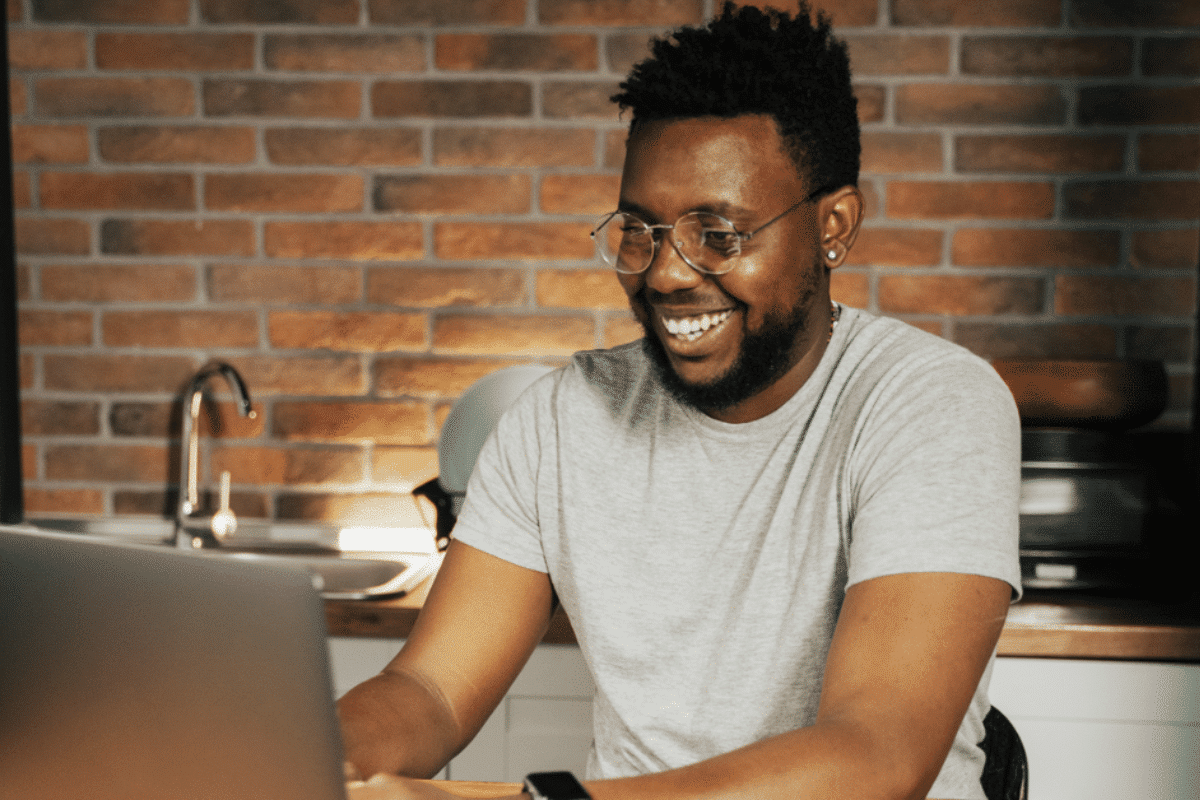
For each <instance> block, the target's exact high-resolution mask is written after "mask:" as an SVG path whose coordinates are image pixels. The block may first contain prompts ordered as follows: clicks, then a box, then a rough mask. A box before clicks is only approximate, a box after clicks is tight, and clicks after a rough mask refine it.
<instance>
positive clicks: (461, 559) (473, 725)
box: [338, 542, 552, 777]
mask: <svg viewBox="0 0 1200 800" xmlns="http://www.w3.org/2000/svg"><path fill="white" fill-rule="evenodd" d="M551 598H552V590H551V586H550V579H549V577H548V576H547V575H546V574H545V573H541V572H537V571H534V570H530V569H526V568H524V567H519V566H516V565H514V564H511V563H509V562H507V561H504V560H503V559H500V558H497V557H495V556H492V555H488V554H487V553H485V552H483V551H481V550H477V549H475V548H473V547H470V546H468V545H465V544H462V543H461V542H451V544H450V547H449V549H448V550H447V552H446V558H445V560H444V561H443V563H442V566H441V569H439V570H438V576H437V578H436V580H435V581H434V584H433V587H432V588H431V589H430V592H429V597H428V599H427V600H426V602H425V605H424V607H423V608H422V609H421V613H420V615H419V616H418V618H417V622H416V624H415V625H414V627H413V630H412V634H411V635H410V636H409V638H408V640H407V641H406V642H405V644H404V647H403V648H402V649H401V650H400V653H399V654H398V655H397V656H396V657H395V658H394V659H392V661H391V662H390V663H389V664H388V665H387V666H386V667H385V668H384V670H383V672H382V673H380V674H379V675H377V676H375V677H374V678H372V679H370V680H368V681H366V682H364V683H362V684H360V685H359V686H356V687H355V688H354V689H352V690H350V691H349V692H347V693H346V695H345V696H344V697H342V699H341V700H340V701H338V716H339V717H340V719H341V724H342V736H343V740H344V743H345V757H346V760H347V762H349V763H350V764H353V765H354V766H355V767H356V768H357V770H358V772H359V773H360V774H361V775H362V776H363V777H369V776H371V775H374V774H375V773H377V772H390V773H398V774H403V775H410V776H415V777H428V776H431V775H433V774H435V773H437V772H438V770H440V769H441V768H442V767H443V766H445V764H446V762H447V761H449V760H450V758H451V757H453V756H454V755H455V754H456V753H457V752H458V751H459V750H461V749H462V748H463V747H465V746H466V744H467V743H468V742H470V741H471V739H472V738H473V737H474V736H475V734H476V733H477V732H478V731H479V728H480V727H481V726H482V725H483V723H484V722H486V721H487V718H488V715H489V714H491V712H492V710H493V709H494V708H495V707H496V705H497V704H498V703H499V702H500V700H501V698H502V697H503V696H504V693H505V692H506V691H507V690H508V687H509V686H510V685H511V684H512V682H513V680H514V679H515V678H516V676H517V673H518V672H520V670H521V667H522V666H524V664H525V662H526V660H528V658H529V654H530V653H532V652H533V649H534V648H535V647H536V646H537V643H538V642H539V641H541V638H542V636H543V635H544V634H545V631H546V626H547V625H548V624H549V621H550V613H551V610H552V609H551V602H552V601H551Z"/></svg>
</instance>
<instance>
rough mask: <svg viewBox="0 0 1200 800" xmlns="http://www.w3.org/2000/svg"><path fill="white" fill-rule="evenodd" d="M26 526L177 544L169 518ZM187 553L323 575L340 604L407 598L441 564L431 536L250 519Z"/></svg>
mask: <svg viewBox="0 0 1200 800" xmlns="http://www.w3.org/2000/svg"><path fill="white" fill-rule="evenodd" d="M26 524H27V525H29V526H31V527H34V528H38V529H41V530H47V531H55V532H61V533H78V534H81V535H86V536H95V537H98V538H109V539H119V540H121V541H126V542H136V543H139V544H145V545H159V546H163V547H174V545H173V544H168V541H169V539H170V538H171V537H172V534H173V533H174V522H173V521H172V520H166V519H154V518H147V517H105V518H98V519H68V518H63V519H30V520H28V521H27V523H26ZM426 540H428V541H426ZM183 552H186V553H188V554H189V555H190V556H194V557H196V558H232V559H238V560H240V561H247V562H252V563H256V564H263V565H267V566H272V567H286V568H290V569H304V570H307V571H308V572H310V573H312V574H313V575H314V576H316V578H317V579H318V580H317V583H318V584H319V587H320V590H321V594H322V595H323V596H324V597H326V598H328V599H338V600H362V599H368V598H378V597H387V596H390V595H398V594H403V593H405V592H407V591H410V590H411V589H413V588H414V587H416V585H417V584H419V583H420V582H421V581H423V580H425V579H426V578H428V577H429V576H430V575H432V574H433V573H434V572H435V571H436V570H437V567H438V565H439V563H440V561H441V557H440V555H439V554H438V553H437V552H436V549H435V547H434V543H433V536H432V534H431V533H429V532H428V531H415V530H408V529H389V528H358V527H340V526H333V525H323V524H320V523H308V522H266V521H260V520H247V519H241V520H239V521H238V527H237V532H236V533H235V534H234V535H232V536H230V537H229V538H227V539H226V540H225V541H224V542H223V543H222V545H221V546H220V547H212V548H203V549H197V550H189V551H183Z"/></svg>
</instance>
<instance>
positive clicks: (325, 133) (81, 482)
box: [7, 0, 1200, 519]
mask: <svg viewBox="0 0 1200 800" xmlns="http://www.w3.org/2000/svg"><path fill="white" fill-rule="evenodd" d="M7 2H8V20H9V27H10V57H11V68H12V79H11V83H10V87H9V89H10V96H11V100H12V106H13V111H14V149H15V161H16V167H15V172H16V178H15V185H14V190H15V196H16V201H17V207H18V211H17V237H18V241H17V248H18V251H19V262H20V267H19V280H20V288H19V291H20V304H21V311H20V313H21V318H20V324H21V345H22V360H21V366H22V370H23V382H24V394H23V398H24V403H23V410H24V433H25V472H26V476H27V479H28V491H27V494H28V499H27V504H28V508H29V511H30V512H31V513H41V512H45V513H64V512H72V513H88V514H98V513H161V511H162V509H163V508H164V507H165V505H166V502H167V501H166V493H167V491H168V490H169V484H171V483H172V482H173V477H174V475H175V471H176V467H175V464H176V460H177V458H178V442H177V437H178V424H179V423H178V417H179V406H178V399H177V397H176V395H177V394H178V392H179V391H180V389H181V386H182V384H183V383H184V381H185V380H186V379H187V377H188V375H189V374H190V373H192V372H193V371H194V370H195V369H196V368H197V367H199V366H200V365H201V364H202V363H203V362H205V361H206V360H207V359H209V358H212V357H220V358H224V359H227V360H229V361H230V362H232V363H234V364H235V365H237V366H238V367H239V369H241V370H242V371H243V373H244V374H245V376H246V378H247V380H248V382H249V384H250V387H251V389H252V392H253V394H254V396H255V404H256V406H257V408H258V409H259V411H260V412H261V413H260V414H259V417H258V419H257V420H255V421H253V422H243V421H240V420H238V419H236V417H234V416H233V415H232V414H231V413H230V407H229V405H228V403H226V404H225V405H223V406H222V416H221V419H222V420H223V422H224V429H223V430H222V432H221V435H222V436H223V437H224V441H223V442H222V446H221V447H220V448H217V449H216V450H215V452H214V454H213V455H214V461H215V464H216V467H217V468H218V469H229V470H230V471H231V472H232V474H233V482H234V487H235V497H234V499H235V508H237V509H238V510H240V511H242V512H244V513H248V514H257V515H277V516H280V517H332V518H339V519H350V518H359V517H362V516H364V515H365V516H370V515H371V514H372V513H375V512H381V513H382V515H383V517H384V518H386V517H387V516H388V515H397V516H398V517H404V516H405V515H411V506H410V505H407V503H408V500H407V492H408V491H409V490H410V489H411V488H412V486H413V485H414V484H415V483H416V482H418V481H421V480H422V479H424V478H426V477H429V476H431V475H433V474H435V472H436V455H435V451H434V443H435V442H436V436H437V431H438V425H439V421H440V420H441V419H442V418H443V417H444V415H445V413H446V411H447V409H448V408H449V404H450V403H451V402H452V401H453V399H454V398H455V397H456V396H457V395H458V394H459V393H461V392H462V390H463V389H464V388H465V387H467V386H468V385H470V384H471V382H473V381H474V380H476V379H477V378H479V377H480V376H482V375H484V374H486V373H488V372H489V371H491V370H494V369H496V368H498V367H500V366H503V365H508V364H513V363H519V362H527V361H534V360H536V361H543V362H548V363H557V362H559V361H561V360H562V359H563V358H564V357H565V356H567V354H569V353H571V352H572V351H574V350H576V349H579V348H586V347H596V346H603V345H610V344H614V343H618V342H621V341H624V340H627V339H629V338H631V337H634V336H635V335H636V334H637V331H636V329H635V327H634V325H632V324H631V322H630V318H629V315H628V313H627V311H626V309H625V302H624V298H623V296H622V294H621V292H620V290H619V289H618V287H617V283H616V281H615V279H614V278H613V277H612V276H611V275H609V274H607V273H606V272H605V271H604V270H603V269H600V268H598V266H597V264H596V263H595V262H594V260H593V259H592V253H591V246H590V243H589V240H588V237H587V232H588V230H589V226H590V221H591V220H592V218H593V217H594V216H595V215H597V214H599V213H600V212H603V211H606V210H608V209H610V208H611V207H612V206H613V203H614V194H615V190H616V186H617V179H618V173H619V165H620V160H621V151H622V141H623V137H624V131H623V126H622V124H621V121H620V120H619V119H618V118H617V116H616V114H615V111H614V109H613V108H612V107H611V106H610V105H609V103H608V102H607V99H606V98H607V96H608V95H609V94H611V93H612V91H613V89H614V87H615V85H616V83H617V82H618V81H619V80H620V77H621V75H622V74H623V73H624V72H625V71H626V69H627V68H628V67H629V65H630V64H631V63H633V62H634V61H635V60H637V59H639V58H640V57H641V56H642V54H643V52H644V49H645V42H646V39H647V37H648V36H649V35H650V34H653V33H657V32H661V31H662V30H664V29H666V28H668V27H670V26H673V25H675V24H678V23H686V22H696V21H699V20H700V19H701V18H702V17H703V16H705V15H706V14H709V13H711V11H712V5H713V2H712V0H656V2H645V0H612V1H611V2H604V3H599V2H587V1H586V0H528V1H527V0H487V1H486V2H485V1H484V0H273V2H269V3H268V2H254V0H7ZM832 5H836V9H835V10H834V14H833V16H834V21H835V23H836V24H837V25H838V26H839V27H840V30H841V31H842V33H843V34H844V35H845V36H846V37H847V38H848V39H849V41H850V46H851V51H852V55H853V61H854V66H855V75H856V82H857V86H858V92H859V97H860V108H861V116H862V120H863V123H864V126H863V129H864V175H863V181H862V186H863V189H864V191H865V193H866V195H867V197H868V199H869V217H868V220H867V222H866V226H865V229H864V231H863V234H862V237H861V239H860V241H859V244H858V245H857V246H856V248H855V249H854V251H853V253H852V254H851V258H850V262H849V264H848V265H847V266H845V267H843V268H842V269H839V270H838V271H837V273H835V276H836V280H835V293H836V295H837V297H838V298H839V299H841V300H843V301H845V302H847V303H850V304H852V305H857V306H862V307H866V308H869V309H872V310H875V311H879V312H882V313H885V314H892V315H896V316H899V317H902V318H904V319H907V320H910V321H912V322H913V323H915V324H917V325H920V326H921V327H924V328H926V329H929V330H932V331H935V332H937V333H939V334H941V335H942V336H945V337H947V338H949V339H952V340H954V341H957V342H961V343H962V344H964V345H966V346H967V347H969V348H971V349H972V350H974V351H976V352H978V353H980V354H982V355H984V356H986V357H999V356H1014V355H1030V356H1058V357H1096V356H1100V357H1113V356H1116V357H1143V358H1155V359H1161V360H1163V361H1165V362H1166V363H1167V365H1168V368H1169V370H1170V373H1171V376H1172V398H1171V408H1170V410H1169V411H1168V413H1167V415H1166V416H1165V417H1164V418H1163V422H1162V423H1161V424H1165V425H1176V426H1182V425H1186V424H1187V418H1188V414H1187V409H1188V407H1189V402H1190V385H1191V381H1192V367H1191V364H1192V358H1193V356H1192V344H1191V343H1192V323H1193V319H1194V306H1195V297H1196V268H1197V260H1198V250H1200V246H1198V235H1197V229H1198V217H1200V190H1198V186H1200V184H1198V181H1197V173H1198V170H1200V133H1198V131H1200V82H1198V81H1197V77H1200V4H1197V3H1195V2H1191V1H1190V0H1144V1H1143V2H1138V3H1127V2H1118V1H1117V0H1004V2H986V3H972V2H962V1H961V0H846V1H845V2H839V3H836V4H832Z"/></svg>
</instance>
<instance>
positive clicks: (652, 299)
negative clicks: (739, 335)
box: [629, 285, 745, 313]
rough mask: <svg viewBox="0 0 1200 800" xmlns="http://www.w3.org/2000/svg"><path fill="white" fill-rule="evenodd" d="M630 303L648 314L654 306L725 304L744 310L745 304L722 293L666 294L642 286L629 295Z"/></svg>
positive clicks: (691, 291)
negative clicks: (731, 304)
mask: <svg viewBox="0 0 1200 800" xmlns="http://www.w3.org/2000/svg"><path fill="white" fill-rule="evenodd" d="M629 303H630V305H632V306H633V307H634V309H635V310H637V309H638V308H641V309H642V310H643V311H645V312H646V313H650V311H651V309H652V306H656V305H659V306H662V305H666V306H670V305H679V306H683V305H695V306H704V305H713V306H715V305H720V304H724V303H733V304H734V305H735V306H736V307H738V308H743V307H744V305H745V304H744V303H742V302H741V301H740V300H737V299H736V298H733V297H730V296H729V295H728V294H725V293H724V292H721V293H719V294H717V295H715V296H714V295H713V294H712V293H706V292H702V291H698V290H696V289H685V290H683V291H679V292H671V293H669V294H665V293H663V292H660V291H658V290H657V289H651V288H649V287H648V286H644V285H643V286H642V287H641V288H640V289H638V290H637V291H636V292H634V293H633V294H631V295H629Z"/></svg>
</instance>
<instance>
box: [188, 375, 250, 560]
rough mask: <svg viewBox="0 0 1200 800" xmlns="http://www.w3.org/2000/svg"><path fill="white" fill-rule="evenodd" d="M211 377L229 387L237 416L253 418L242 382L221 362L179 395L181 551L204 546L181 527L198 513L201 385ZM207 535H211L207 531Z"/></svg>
mask: <svg viewBox="0 0 1200 800" xmlns="http://www.w3.org/2000/svg"><path fill="white" fill-rule="evenodd" d="M214 375H220V376H221V377H223V378H224V379H225V382H226V383H228V384H229V388H230V390H232V391H233V396H234V400H235V401H236V403H237V409H238V413H239V414H240V415H241V416H243V417H248V418H251V419H253V418H254V416H255V414H254V411H253V410H252V408H251V406H250V392H249V391H248V390H247V389H246V382H245V381H244V380H242V376H241V375H240V374H238V371H237V370H236V369H234V368H233V367H232V366H231V365H229V364H226V363H225V362H224V361H213V362H211V363H209V364H207V365H205V366H204V367H202V368H201V369H200V371H199V372H197V373H196V374H195V375H194V376H193V377H192V379H191V381H189V382H188V385H187V388H186V389H185V390H184V393H183V429H182V434H183V449H182V455H181V457H180V469H179V506H178V510H177V511H176V515H175V545H176V546H177V547H181V548H185V549H191V548H193V547H199V546H203V544H204V538H202V537H195V536H193V535H192V534H191V533H189V532H188V531H186V530H185V524H186V523H187V521H188V519H189V518H191V517H193V516H194V515H195V514H196V513H197V512H198V511H199V509H200V487H199V483H200V478H199V474H200V429H199V419H200V406H201V403H202V402H203V400H204V388H205V385H206V384H207V383H208V379H209V378H211V377H213V376H214ZM226 510H227V509H226ZM209 533H213V531H212V530H211V529H210V530H209Z"/></svg>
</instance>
